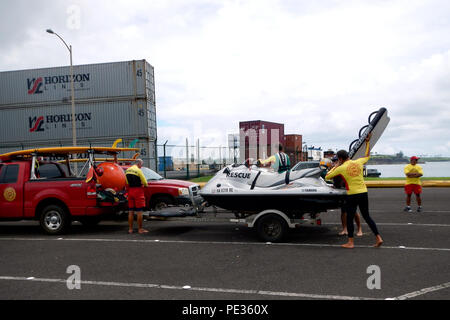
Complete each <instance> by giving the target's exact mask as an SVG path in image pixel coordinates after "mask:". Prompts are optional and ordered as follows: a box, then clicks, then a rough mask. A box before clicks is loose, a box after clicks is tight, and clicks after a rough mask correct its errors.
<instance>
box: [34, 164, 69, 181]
mask: <svg viewBox="0 0 450 320" xmlns="http://www.w3.org/2000/svg"><path fill="white" fill-rule="evenodd" d="M38 170H39V176H40V177H41V178H47V179H54V178H64V177H65V175H64V173H63V172H61V170H60V168H59V167H58V166H57V165H56V164H54V163H44V164H41V165H39V169H38Z"/></svg>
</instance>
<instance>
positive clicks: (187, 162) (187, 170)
mask: <svg viewBox="0 0 450 320" xmlns="http://www.w3.org/2000/svg"><path fill="white" fill-rule="evenodd" d="M186 180H189V144H188V139H187V138H186Z"/></svg>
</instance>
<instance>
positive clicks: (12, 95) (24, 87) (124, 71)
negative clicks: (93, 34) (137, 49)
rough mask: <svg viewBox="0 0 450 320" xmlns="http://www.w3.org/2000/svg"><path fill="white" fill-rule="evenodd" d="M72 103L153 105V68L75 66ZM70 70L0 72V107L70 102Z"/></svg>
mask: <svg viewBox="0 0 450 320" xmlns="http://www.w3.org/2000/svg"><path fill="white" fill-rule="evenodd" d="M73 69H74V70H73V80H74V89H75V90H74V91H75V94H74V96H75V103H79V102H87V101H90V100H104V101H111V100H120V99H125V100H126V99H136V98H142V99H148V100H149V102H150V103H152V104H155V81H154V69H153V67H152V66H151V65H150V64H149V63H148V62H146V61H145V60H137V61H135V60H133V61H123V62H113V63H99V64H88V65H75V66H74V67H73ZM70 78H71V77H70V67H69V66H65V67H55V68H43V69H30V70H20V71H5V72H0V108H4V107H15V106H29V105H40V104H45V105H49V104H56V105H58V104H64V103H69V104H70V102H71V86H70Z"/></svg>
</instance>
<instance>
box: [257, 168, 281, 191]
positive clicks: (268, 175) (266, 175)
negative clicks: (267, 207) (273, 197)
mask: <svg viewBox="0 0 450 320" xmlns="http://www.w3.org/2000/svg"><path fill="white" fill-rule="evenodd" d="M286 172H287V171H286ZM286 172H283V173H278V172H264V171H260V172H259V173H258V175H257V176H256V178H255V180H254V181H252V182H251V184H252V187H253V186H254V187H258V188H270V187H275V186H278V185H280V184H284V183H286V181H285V180H286Z"/></svg>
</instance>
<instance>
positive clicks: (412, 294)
mask: <svg viewBox="0 0 450 320" xmlns="http://www.w3.org/2000/svg"><path fill="white" fill-rule="evenodd" d="M447 288H450V282H446V283H443V284H440V285H438V286H434V287H428V288H424V289H421V290H417V291H413V292H410V293H406V294H403V295H401V296H398V297H395V298H391V299H392V300H406V299H411V298H415V297H418V296H422V295H424V294H427V293H430V292H434V291H438V290H443V289H447Z"/></svg>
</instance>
